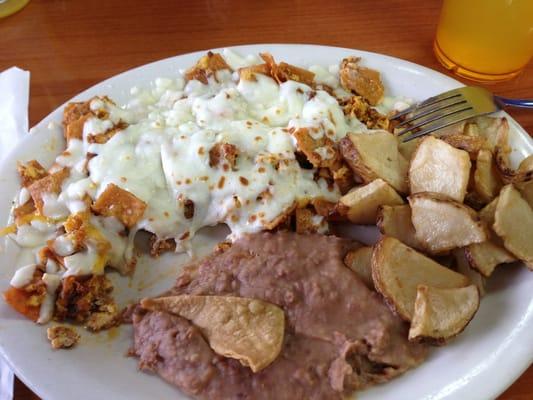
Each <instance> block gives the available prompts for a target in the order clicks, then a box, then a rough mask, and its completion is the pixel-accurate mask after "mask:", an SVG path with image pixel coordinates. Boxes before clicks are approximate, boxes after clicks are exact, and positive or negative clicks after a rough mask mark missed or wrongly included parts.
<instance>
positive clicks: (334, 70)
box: [14, 50, 366, 276]
mask: <svg viewBox="0 0 533 400" xmlns="http://www.w3.org/2000/svg"><path fill="white" fill-rule="evenodd" d="M223 55H224V57H225V59H226V62H227V63H228V65H230V66H231V67H232V69H233V70H234V72H232V71H229V70H222V71H217V72H216V73H215V74H214V76H210V77H209V78H208V84H203V83H202V82H199V81H196V80H192V81H189V82H187V83H185V81H184V79H183V77H182V76H178V77H175V78H166V77H163V78H158V79H156V80H155V82H154V83H153V84H152V85H151V86H150V87H146V88H138V87H135V88H132V89H131V94H132V99H131V101H130V102H128V104H126V105H125V106H124V107H119V106H116V105H114V104H112V103H110V102H108V101H106V100H103V99H95V100H93V101H91V104H90V108H91V110H93V111H94V112H97V111H98V112H97V114H98V115H105V118H102V119H99V118H96V117H93V118H89V119H88V120H87V121H86V122H85V124H84V127H83V139H82V140H78V139H71V140H70V141H69V143H68V147H67V149H66V151H65V152H63V154H61V155H60V156H59V157H57V159H56V165H55V167H54V170H59V169H60V168H62V167H66V168H68V169H69V170H70V174H69V176H68V177H67V178H66V179H65V180H64V181H63V183H62V188H61V192H60V193H59V194H52V193H48V194H45V195H44V197H43V200H44V214H45V215H46V216H48V217H51V218H58V219H61V218H65V217H66V216H68V215H69V214H73V213H76V212H80V211H84V210H86V209H87V202H86V200H87V197H88V198H89V199H90V200H91V201H94V200H95V199H97V198H98V196H100V194H101V193H102V192H103V191H104V190H105V189H106V187H107V186H108V185H109V184H110V183H113V184H115V185H117V186H119V187H121V188H123V189H125V190H127V191H129V192H131V193H133V194H134V195H135V196H137V197H138V198H139V199H141V200H143V201H144V202H146V204H147V208H146V210H145V212H144V215H143V217H142V219H141V220H140V221H139V222H138V223H137V225H136V226H135V227H133V228H132V229H130V232H129V236H128V237H124V234H125V230H124V227H123V226H122V224H121V223H120V222H119V221H118V220H116V219H114V218H103V217H96V216H92V217H91V221H90V222H91V225H93V227H95V228H96V229H98V230H99V231H100V232H101V234H102V235H103V237H104V238H105V239H106V240H107V241H108V242H109V243H110V244H111V251H110V253H109V254H108V264H110V265H111V266H114V267H116V268H118V269H120V267H121V265H124V263H126V262H127V260H129V259H131V258H132V257H133V255H132V248H133V237H134V236H135V232H136V231H137V230H139V229H145V230H147V231H149V232H152V233H154V234H156V235H157V236H158V238H159V239H167V238H174V239H175V240H176V241H177V249H178V250H185V249H187V247H188V241H189V240H190V239H191V238H192V236H193V235H194V233H195V232H196V231H198V230H199V229H200V228H202V227H205V226H211V225H216V224H219V223H224V224H227V225H228V226H229V227H230V229H231V231H232V234H231V238H232V239H233V238H237V237H239V236H240V235H242V234H244V233H247V232H257V231H260V230H262V229H264V228H265V226H267V225H268V224H269V222H271V221H273V220H274V219H276V217H278V216H280V215H282V214H283V213H284V212H286V211H287V210H289V209H290V208H291V206H293V204H294V203H295V202H297V201H299V200H302V199H307V198H313V197H323V198H325V199H327V200H330V201H336V200H337V199H338V198H339V197H340V193H339V191H338V190H337V189H336V188H333V189H332V188H328V186H327V184H326V182H325V181H324V180H322V179H319V180H316V179H315V176H314V175H315V171H314V170H306V169H302V168H300V166H299V164H298V162H297V161H296V159H295V154H294V153H295V151H296V150H297V148H296V141H295V139H294V138H293V136H292V135H291V133H290V132H291V130H290V128H309V132H310V134H311V135H312V136H313V137H314V138H315V139H318V138H320V137H322V136H324V135H326V136H327V137H329V138H330V139H331V140H332V141H338V140H340V139H341V138H343V137H344V136H345V135H346V134H347V132H349V131H350V130H359V131H364V130H366V127H365V126H364V125H363V124H361V123H360V122H359V121H357V120H356V119H353V118H350V119H348V118H346V117H345V116H344V114H343V111H342V108H341V107H340V106H339V104H338V102H337V100H336V99H335V98H334V97H332V96H331V95H330V94H328V93H327V92H326V91H324V90H313V89H312V88H311V87H309V86H307V85H305V84H302V83H298V82H295V81H287V82H284V83H281V84H278V83H277V82H275V81H274V80H273V79H272V78H270V77H268V76H264V75H261V74H256V75H255V78H256V79H255V80H252V81H245V80H239V75H238V73H237V72H236V71H237V69H238V68H241V67H245V66H249V65H253V64H258V63H261V62H262V61H261V60H260V59H259V57H258V56H248V57H241V56H240V55H238V54H236V53H234V52H232V51H230V50H225V51H224V53H223ZM310 69H311V70H312V71H313V72H314V73H315V80H316V82H318V83H321V84H324V85H328V86H329V87H331V88H332V89H333V90H334V92H335V94H336V95H337V96H339V97H346V96H348V95H349V94H348V93H347V92H345V91H344V90H343V89H342V88H341V87H340V86H339V83H338V66H331V67H328V68H326V67H322V66H313V67H311V68H310ZM100 111H102V112H100ZM119 122H122V123H126V124H128V126H127V127H126V128H124V129H122V130H121V131H118V132H116V133H115V134H114V136H112V137H111V138H110V139H109V140H108V141H107V142H106V143H103V144H99V143H91V140H90V137H91V135H96V134H100V133H105V132H106V131H108V130H109V129H112V128H113V127H114V126H115V125H116V124H118V123H119ZM217 144H230V145H234V146H235V148H236V150H237V153H238V155H237V158H236V163H235V165H234V166H233V168H226V169H224V168H223V167H222V166H220V165H216V166H212V165H210V156H209V151H210V150H211V149H212V148H213V147H214V146H216V145H217ZM330 152H331V151H330V150H328V148H327V147H323V148H318V149H317V150H316V153H317V154H318V155H319V156H321V157H322V158H323V159H329V158H331V157H333V154H330ZM88 154H90V155H91V157H88ZM28 198H29V197H28V193H27V190H25V189H23V190H21V193H20V195H19V202H20V203H22V202H23V200H27V199H28ZM189 201H192V202H193V203H194V213H193V215H192V216H190V215H188V216H186V215H185V212H184V211H185V204H186V203H188V202H189ZM315 222H316V224H317V225H320V226H322V225H324V226H326V224H325V223H324V222H325V221H324V220H323V219H320V221H319V220H318V219H317V220H316V221H315ZM47 228H48V227H47V226H41V227H39V226H34V224H33V223H32V225H25V226H21V227H19V229H18V232H17V234H16V235H14V236H15V240H16V241H17V242H18V243H19V244H20V245H21V246H27V247H36V246H42V245H44V244H45V243H46V240H48V239H51V238H52V239H53V238H56V237H57V238H56V239H55V241H54V249H55V250H56V252H57V253H58V254H59V255H62V256H64V257H65V258H64V262H65V267H66V272H65V273H64V276H68V275H85V274H90V273H92V272H93V267H94V266H95V265H96V264H97V261H98V257H99V256H101V255H98V254H97V252H96V251H95V249H94V248H93V247H94V246H93V245H92V244H91V243H88V244H87V246H86V247H87V249H85V250H82V251H80V252H77V253H74V248H73V246H72V243H70V242H69V240H68V238H67V237H66V236H61V235H62V233H63V232H61V231H58V232H56V228H57V227H56V226H54V225H51V229H52V230H51V231H50V230H48V229H47ZM100 261H101V260H100ZM57 270H58V267H57V266H54V265H50V267H48V265H47V271H48V272H55V271H57Z"/></svg>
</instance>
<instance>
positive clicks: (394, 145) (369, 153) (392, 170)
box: [340, 131, 409, 193]
mask: <svg viewBox="0 0 533 400" xmlns="http://www.w3.org/2000/svg"><path fill="white" fill-rule="evenodd" d="M340 151H341V154H342V156H343V158H344V159H345V160H346V162H347V163H348V166H349V167H350V168H351V169H352V170H353V172H354V174H355V175H356V176H358V177H360V178H361V180H362V181H363V182H364V183H369V182H371V181H373V180H374V179H376V178H381V179H383V180H384V181H385V182H387V183H388V184H389V185H391V186H392V187H393V188H394V189H395V190H396V191H398V192H400V193H407V191H408V189H409V187H408V185H407V168H408V162H407V160H406V159H405V158H404V157H403V156H402V155H401V154H400V151H399V150H398V140H397V138H396V137H395V136H394V135H393V134H391V133H389V132H387V131H376V132H373V133H350V134H348V135H347V136H346V137H344V138H343V139H342V140H341V141H340Z"/></svg>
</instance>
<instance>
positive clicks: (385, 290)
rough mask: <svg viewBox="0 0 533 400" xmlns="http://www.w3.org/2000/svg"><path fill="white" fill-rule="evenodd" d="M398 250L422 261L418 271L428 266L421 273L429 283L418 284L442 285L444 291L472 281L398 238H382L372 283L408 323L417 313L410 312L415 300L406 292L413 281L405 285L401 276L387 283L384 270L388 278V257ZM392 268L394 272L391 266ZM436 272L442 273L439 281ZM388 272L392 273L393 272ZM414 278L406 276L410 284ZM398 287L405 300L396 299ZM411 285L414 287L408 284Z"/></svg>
mask: <svg viewBox="0 0 533 400" xmlns="http://www.w3.org/2000/svg"><path fill="white" fill-rule="evenodd" d="M398 249H400V250H401V251H405V254H409V257H410V258H417V259H418V260H417V261H418V265H417V266H416V267H417V268H418V267H420V266H421V265H424V266H425V267H424V269H423V270H421V269H420V268H418V269H419V274H420V275H422V272H423V273H424V274H425V276H426V279H425V281H420V282H418V284H432V285H436V284H437V282H438V286H439V287H442V288H452V287H464V286H467V285H469V284H470V280H469V279H468V277H466V276H464V275H462V274H459V273H457V272H455V271H452V270H450V269H448V268H446V267H445V266H443V265H441V264H439V263H437V262H436V261H434V260H432V259H431V258H429V257H427V256H425V255H424V254H422V253H420V252H418V251H416V250H414V249H412V248H410V247H409V246H407V245H405V244H403V243H402V242H400V241H399V240H398V239H395V238H392V237H389V236H384V237H382V238H381V239H380V240H379V241H378V242H377V243H376V244H375V245H374V246H373V251H372V280H373V282H374V287H375V288H376V290H377V291H378V292H379V293H381V294H382V295H383V299H384V301H385V303H386V304H387V305H388V306H389V307H390V308H391V310H392V311H393V312H394V313H396V314H398V316H400V317H401V318H402V319H404V320H405V321H408V322H410V321H411V319H412V313H413V310H409V303H410V302H411V300H412V302H413V303H414V301H415V298H412V299H409V297H410V294H409V293H406V291H405V287H406V283H407V284H408V283H409V282H405V281H404V282H403V284H402V283H400V282H399V281H398V277H396V276H395V277H393V279H394V280H393V281H392V282H393V283H392V284H391V281H390V280H389V281H387V277H386V276H384V271H385V275H386V274H387V271H386V270H383V266H384V265H386V263H387V262H391V261H388V260H387V258H386V257H392V253H393V252H394V250H396V253H397V252H398ZM405 254H404V255H405ZM405 257H407V256H405ZM422 262H423V264H422ZM403 265H406V266H407V268H414V267H411V264H406V263H404V264H403ZM388 267H389V269H390V266H388ZM396 268H399V267H398V266H396ZM429 270H431V271H429ZM436 271H439V274H438V275H439V276H438V278H437V280H435V277H436V274H435V273H436ZM388 272H389V273H390V270H389V271H388ZM403 272H406V271H403ZM444 275H445V276H446V277H445V279H446V280H448V281H449V282H445V283H443V280H444V279H443V276H444ZM428 276H432V278H431V279H432V281H428V279H427V277H428ZM389 278H390V276H389ZM417 278H419V276H417ZM412 279H413V276H411V275H410V276H406V277H405V280H406V281H409V280H412ZM387 282H388V283H387ZM395 286H398V287H401V288H402V289H403V298H402V299H398V298H396V299H395V298H394V296H395V294H394V293H393V292H394V291H395V289H397V288H395ZM407 286H411V287H412V285H407ZM406 298H407V299H406Z"/></svg>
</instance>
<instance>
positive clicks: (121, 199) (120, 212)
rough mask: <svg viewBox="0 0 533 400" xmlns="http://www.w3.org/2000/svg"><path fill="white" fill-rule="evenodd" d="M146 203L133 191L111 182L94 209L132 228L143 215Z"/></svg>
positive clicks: (94, 205)
mask: <svg viewBox="0 0 533 400" xmlns="http://www.w3.org/2000/svg"><path fill="white" fill-rule="evenodd" d="M146 206H147V205H146V203H145V202H144V201H142V200H141V199H139V198H138V197H137V196H135V195H134V194H133V193H130V192H128V191H127V190H124V189H122V188H120V187H118V186H117V185H115V184H113V183H110V184H109V185H107V187H106V188H105V190H104V191H103V193H102V194H101V195H100V196H99V197H98V199H96V201H95V202H94V204H93V206H92V210H93V211H94V212H95V213H96V214H100V215H104V216H106V217H116V218H117V219H118V220H119V221H120V222H122V223H123V224H124V225H125V226H126V227H128V228H131V227H132V226H133V225H135V224H136V223H137V222H138V221H139V220H140V219H141V218H142V216H143V214H144V210H145V209H146Z"/></svg>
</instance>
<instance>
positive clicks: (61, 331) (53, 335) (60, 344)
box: [46, 325, 80, 349]
mask: <svg viewBox="0 0 533 400" xmlns="http://www.w3.org/2000/svg"><path fill="white" fill-rule="evenodd" d="M46 336H47V338H48V340H49V341H50V344H51V345H52V348H54V349H70V348H72V347H74V346H76V344H77V343H78V342H79V340H80V335H79V334H78V333H77V332H76V330H75V329H74V328H70V327H68V326H61V325H57V326H53V327H50V328H48V329H47V330H46Z"/></svg>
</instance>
